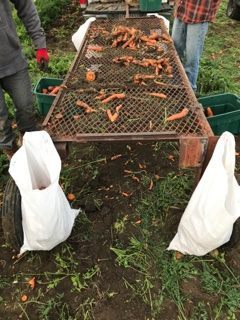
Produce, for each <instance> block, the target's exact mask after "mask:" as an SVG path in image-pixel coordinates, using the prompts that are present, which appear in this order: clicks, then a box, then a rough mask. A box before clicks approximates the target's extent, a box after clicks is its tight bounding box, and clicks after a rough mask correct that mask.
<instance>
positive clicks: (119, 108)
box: [116, 104, 123, 113]
mask: <svg viewBox="0 0 240 320" xmlns="http://www.w3.org/2000/svg"><path fill="white" fill-rule="evenodd" d="M122 106H123V105H122V104H119V105H118V106H116V112H117V113H118V112H119V111H120V110H121V109H122Z"/></svg>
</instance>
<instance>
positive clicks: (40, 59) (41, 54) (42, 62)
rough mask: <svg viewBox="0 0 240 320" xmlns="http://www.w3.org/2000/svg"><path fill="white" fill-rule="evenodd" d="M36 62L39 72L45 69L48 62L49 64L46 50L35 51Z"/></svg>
mask: <svg viewBox="0 0 240 320" xmlns="http://www.w3.org/2000/svg"><path fill="white" fill-rule="evenodd" d="M36 60H37V64H38V65H39V68H40V70H46V69H47V67H48V62H49V55H48V52H47V49H46V48H41V49H38V50H37V54H36Z"/></svg>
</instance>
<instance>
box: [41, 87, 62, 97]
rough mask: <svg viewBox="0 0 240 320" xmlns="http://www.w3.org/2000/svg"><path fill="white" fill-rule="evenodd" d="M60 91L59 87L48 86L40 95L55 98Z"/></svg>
mask: <svg viewBox="0 0 240 320" xmlns="http://www.w3.org/2000/svg"><path fill="white" fill-rule="evenodd" d="M60 89H61V86H48V87H47V88H43V89H42V93H44V94H48V95H49V96H56V95H57V93H58V92H59V90H60Z"/></svg>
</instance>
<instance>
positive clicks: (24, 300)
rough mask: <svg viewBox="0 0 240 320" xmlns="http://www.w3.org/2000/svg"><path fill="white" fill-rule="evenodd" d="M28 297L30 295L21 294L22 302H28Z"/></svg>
mask: <svg viewBox="0 0 240 320" xmlns="http://www.w3.org/2000/svg"><path fill="white" fill-rule="evenodd" d="M27 299H28V296H27V295H26V294H24V295H23V296H21V301H22V302H26V301H27Z"/></svg>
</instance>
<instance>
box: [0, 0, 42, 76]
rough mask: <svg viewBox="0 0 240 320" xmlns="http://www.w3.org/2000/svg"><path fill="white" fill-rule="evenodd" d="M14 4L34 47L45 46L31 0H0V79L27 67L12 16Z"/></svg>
mask: <svg viewBox="0 0 240 320" xmlns="http://www.w3.org/2000/svg"><path fill="white" fill-rule="evenodd" d="M10 2H12V3H13V4H14V7H15V8H16V10H17V15H18V16H19V18H20V19H21V21H22V22H23V24H24V26H25V28H26V30H27V33H28V35H29V36H30V37H31V39H32V41H33V43H34V45H35V47H36V48H37V49H39V48H46V38H45V34H44V31H43V29H42V28H41V23H40V19H39V16H38V13H37V10H36V7H35V5H34V3H33V1H32V0H1V1H0V79H1V78H3V77H6V76H9V75H12V74H14V73H16V72H17V71H20V70H22V69H24V68H26V67H27V61H26V58H25V56H24V54H23V52H22V50H21V45H20V41H19V37H18V35H17V32H16V27H15V23H14V21H13V18H12V6H11V5H10Z"/></svg>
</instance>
